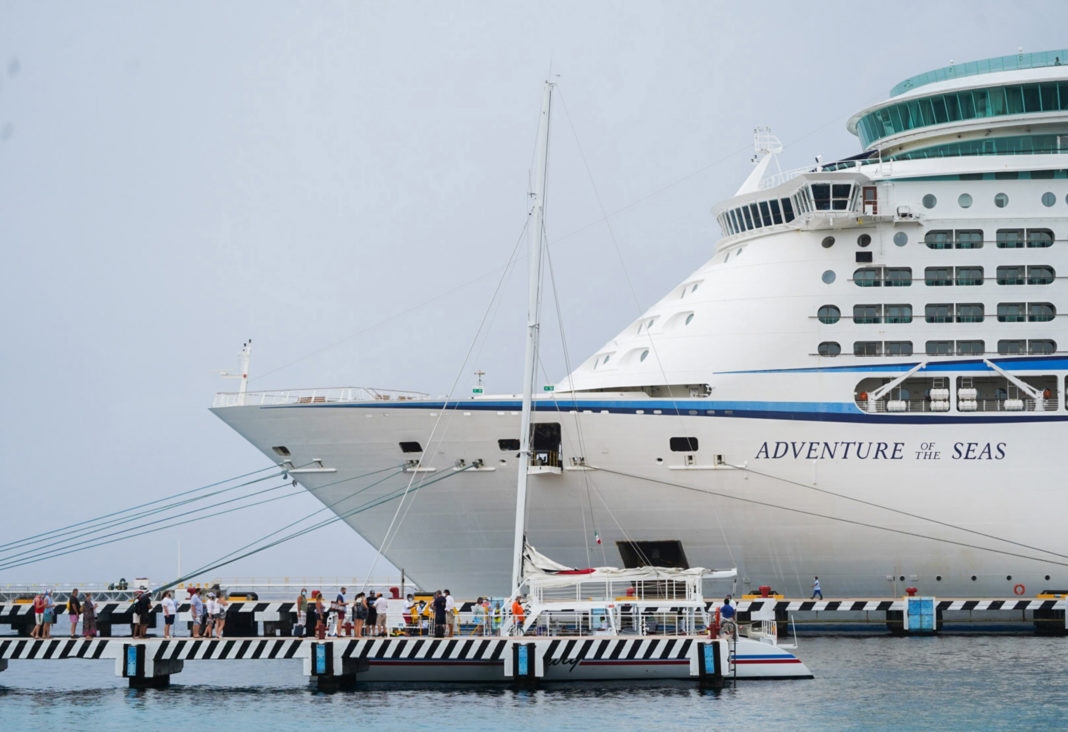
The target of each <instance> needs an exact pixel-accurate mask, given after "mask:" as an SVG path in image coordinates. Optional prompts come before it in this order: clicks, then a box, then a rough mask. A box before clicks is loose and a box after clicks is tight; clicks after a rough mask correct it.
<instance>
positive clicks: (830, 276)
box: [820, 269, 835, 285]
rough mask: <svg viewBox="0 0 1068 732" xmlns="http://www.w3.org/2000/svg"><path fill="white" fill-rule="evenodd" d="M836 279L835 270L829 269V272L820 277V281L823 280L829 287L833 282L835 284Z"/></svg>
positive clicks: (826, 271)
mask: <svg viewBox="0 0 1068 732" xmlns="http://www.w3.org/2000/svg"><path fill="white" fill-rule="evenodd" d="M834 277H835V274H834V270H833V269H828V270H825V271H824V273H823V275H822V276H821V277H820V279H822V280H823V282H824V284H827V285H829V284H831V283H832V282H834Z"/></svg>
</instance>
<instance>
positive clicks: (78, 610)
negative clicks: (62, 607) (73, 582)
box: [67, 587, 82, 638]
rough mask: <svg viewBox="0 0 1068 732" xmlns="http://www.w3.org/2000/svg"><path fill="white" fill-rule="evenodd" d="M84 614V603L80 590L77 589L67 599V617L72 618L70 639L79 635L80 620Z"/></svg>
mask: <svg viewBox="0 0 1068 732" xmlns="http://www.w3.org/2000/svg"><path fill="white" fill-rule="evenodd" d="M81 614H82V601H81V599H80V598H79V597H78V588H77V587H75V588H74V589H73V590H71V591H70V597H68V598H67V615H68V616H69V617H70V637H71V638H73V637H75V636H76V635H78V619H79V618H80V617H81Z"/></svg>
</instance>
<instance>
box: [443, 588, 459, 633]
mask: <svg viewBox="0 0 1068 732" xmlns="http://www.w3.org/2000/svg"><path fill="white" fill-rule="evenodd" d="M455 631H456V600H454V599H453V598H452V593H451V592H449V591H448V590H445V635H446V636H447V637H449V638H451V637H452V635H453V633H454V632H455Z"/></svg>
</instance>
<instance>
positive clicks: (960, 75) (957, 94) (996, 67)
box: [847, 49, 1068, 160]
mask: <svg viewBox="0 0 1068 732" xmlns="http://www.w3.org/2000/svg"><path fill="white" fill-rule="evenodd" d="M890 94H891V97H890V99H888V100H887V101H885V102H882V103H880V104H877V105H875V106H873V107H869V108H867V109H865V110H862V111H860V112H858V113H857V114H855V115H853V117H851V118H850V120H849V122H848V124H847V128H848V129H849V131H850V132H852V133H853V134H855V135H857V136H858V137H859V138H860V141H861V144H862V145H863V146H864V148H865V149H866V150H868V151H876V150H878V151H879V154H880V157H881V158H882V159H883V160H887V159H898V160H900V159H915V158H928V157H939V158H944V157H958V156H962V155H1019V154H1032V153H1035V154H1040V153H1060V152H1068V114H1066V113H1068V49H1061V50H1053V51H1043V52H1040V53H1029V54H1022V53H1021V54H1016V55H1012V56H1002V57H998V58H992V59H984V60H982V61H973V62H970V63H966V64H960V65H953V66H947V67H945V68H942V69H937V70H934V71H930V72H927V73H925V74H921V75H919V76H914V77H912V78H910V79H907V80H905V81H903V82H901V83H900V84H898V85H897V86H895V87H894V88H893V89H892V90H891V92H890Z"/></svg>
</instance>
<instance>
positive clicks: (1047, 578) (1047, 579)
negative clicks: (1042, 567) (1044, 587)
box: [1046, 574, 1049, 582]
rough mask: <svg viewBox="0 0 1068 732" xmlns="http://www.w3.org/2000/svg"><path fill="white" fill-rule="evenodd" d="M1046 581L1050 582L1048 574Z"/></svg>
mask: <svg viewBox="0 0 1068 732" xmlns="http://www.w3.org/2000/svg"><path fill="white" fill-rule="evenodd" d="M1046 581H1047V582H1049V575H1048V574H1047V575H1046Z"/></svg>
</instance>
